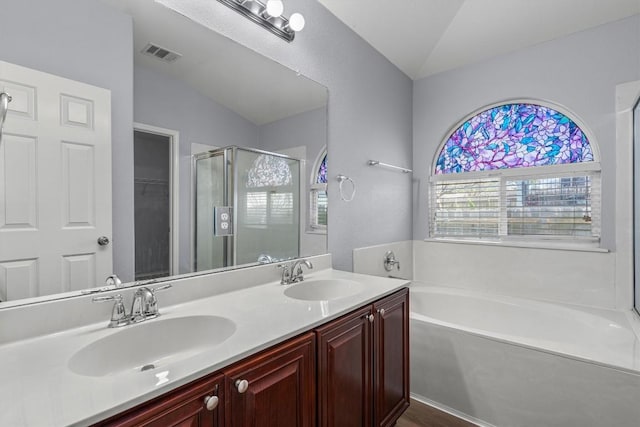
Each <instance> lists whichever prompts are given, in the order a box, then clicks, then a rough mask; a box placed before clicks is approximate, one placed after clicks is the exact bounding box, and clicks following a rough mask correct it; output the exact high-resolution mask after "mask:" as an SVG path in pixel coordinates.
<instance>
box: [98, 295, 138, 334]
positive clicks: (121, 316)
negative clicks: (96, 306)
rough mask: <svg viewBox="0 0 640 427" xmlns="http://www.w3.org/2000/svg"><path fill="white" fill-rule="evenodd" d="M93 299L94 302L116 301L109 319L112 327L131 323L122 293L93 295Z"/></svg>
mask: <svg viewBox="0 0 640 427" xmlns="http://www.w3.org/2000/svg"><path fill="white" fill-rule="evenodd" d="M91 301H92V302H106V301H115V303H114V304H113V309H112V310H111V320H110V321H109V327H110V328H117V327H120V326H124V325H128V324H129V318H128V316H127V310H126V309H125V308H124V303H123V302H122V295H120V294H115V295H108V296H102V297H93V298H92V299H91Z"/></svg>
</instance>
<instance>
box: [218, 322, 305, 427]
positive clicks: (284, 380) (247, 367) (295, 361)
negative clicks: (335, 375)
mask: <svg viewBox="0 0 640 427" xmlns="http://www.w3.org/2000/svg"><path fill="white" fill-rule="evenodd" d="M315 350H316V348H315V336H314V334H313V333H307V334H305V335H303V336H301V337H299V338H296V339H293V340H291V341H287V342H286V343H285V344H282V345H279V346H276V347H274V348H273V349H270V350H267V351H265V352H263V353H260V354H258V355H256V356H252V357H249V358H248V359H246V360H245V361H243V362H241V363H240V364H238V365H236V366H235V367H232V368H231V369H229V370H226V371H225V387H226V388H225V390H226V396H227V401H226V407H225V411H226V421H227V423H226V425H227V427H285V426H286V427H312V426H314V425H315V416H316V412H315V408H316V406H315V389H316V381H315V375H316V369H315V367H316V365H315ZM242 381H247V383H244V384H243V383H242ZM245 386H246V390H245Z"/></svg>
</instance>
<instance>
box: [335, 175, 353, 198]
mask: <svg viewBox="0 0 640 427" xmlns="http://www.w3.org/2000/svg"><path fill="white" fill-rule="evenodd" d="M337 178H338V181H340V198H341V199H342V201H343V202H347V203H349V202H350V201H352V200H353V198H354V197H355V196H356V183H355V182H353V180H352V179H351V178H349V177H348V176H346V175H338V177H337ZM345 181H349V182H350V183H351V187H352V190H351V197H346V196H345V195H344V188H343V187H342V186H343V184H344V182H345Z"/></svg>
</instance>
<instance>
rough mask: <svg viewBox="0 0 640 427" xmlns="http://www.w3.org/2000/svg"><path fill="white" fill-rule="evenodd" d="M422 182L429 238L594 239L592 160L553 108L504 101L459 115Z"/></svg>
mask: <svg viewBox="0 0 640 427" xmlns="http://www.w3.org/2000/svg"><path fill="white" fill-rule="evenodd" d="M430 181H431V183H430V192H431V197H430V209H429V211H430V224H429V233H430V236H431V237H434V238H462V239H465V238H471V239H491V240H509V239H520V240H522V239H530V240H570V241H572V242H575V241H578V242H598V241H599V238H600V165H599V163H598V162H596V161H595V158H594V152H593V147H592V145H591V143H590V142H589V140H588V139H587V137H586V135H585V133H584V132H583V130H582V129H581V128H580V127H579V126H578V125H577V124H576V123H575V121H573V120H571V119H570V118H569V117H568V116H566V115H565V114H563V113H561V112H559V111H557V110H556V109H554V108H550V107H547V106H542V105H538V104H531V103H517V104H504V105H499V106H497V107H492V108H489V109H486V110H484V111H481V112H480V113H479V114H476V115H474V116H472V117H471V118H470V119H468V120H465V121H464V122H463V123H462V124H461V125H460V126H459V127H457V128H456V129H455V130H454V131H453V132H452V133H451V134H450V135H449V136H448V138H447V140H446V141H445V142H444V144H443V146H442V149H441V151H440V153H439V155H438V157H437V158H436V162H435V167H434V173H433V175H432V176H431V180H430Z"/></svg>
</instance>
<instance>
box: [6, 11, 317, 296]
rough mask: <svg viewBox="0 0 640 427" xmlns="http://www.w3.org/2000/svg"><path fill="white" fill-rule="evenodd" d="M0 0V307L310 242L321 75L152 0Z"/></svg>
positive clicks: (287, 251)
mask: <svg viewBox="0 0 640 427" xmlns="http://www.w3.org/2000/svg"><path fill="white" fill-rule="evenodd" d="M0 3H1V5H2V16H3V24H2V26H0V40H2V43H1V44H0V92H7V93H10V95H11V96H12V101H11V103H10V104H9V110H8V114H7V118H6V122H5V127H4V135H3V137H2V141H1V143H0V169H1V170H0V204H2V206H1V208H0V300H1V301H2V303H0V307H3V306H5V307H6V306H10V305H15V304H21V303H26V302H32V301H34V299H33V298H36V299H35V300H41V299H42V298H47V299H50V298H55V297H66V296H72V295H78V294H79V293H80V291H82V290H86V289H91V288H99V287H104V285H105V279H106V278H107V277H108V276H109V275H111V274H113V273H115V274H117V275H118V276H119V277H120V279H121V280H122V281H123V282H125V283H134V282H145V281H149V280H158V281H160V280H167V278H171V277H175V276H176V275H184V274H194V273H201V272H204V271H211V270H217V269H226V268H238V267H240V266H246V265H255V264H256V263H258V262H262V263H266V262H277V261H279V260H283V259H289V258H296V257H301V256H310V255H317V254H321V253H326V250H327V243H326V215H327V206H326V167H327V163H326V138H327V97H328V93H327V90H326V88H325V87H323V86H322V85H320V84H318V83H316V82H313V81H311V80H310V79H308V78H306V77H304V76H301V75H299V73H296V72H295V71H293V70H290V69H288V68H286V67H284V66H282V65H281V64H278V63H275V62H274V61H272V60H270V59H267V58H265V57H263V56H262V55H260V54H258V53H256V52H254V51H252V50H250V49H248V48H246V47H244V46H241V45H239V44H238V43H236V42H234V41H232V40H229V39H227V38H225V37H223V36H221V35H219V34H217V33H215V32H212V31H211V30H209V29H206V28H204V27H202V26H200V25H198V24H196V23H194V22H192V21H191V20H189V19H188V18H186V17H184V16H182V15H180V14H177V13H175V12H174V11H172V10H170V9H168V8H166V7H165V6H163V5H161V4H159V3H157V2H155V1H153V0H57V1H55V2H51V1H50V0H32V1H29V2H22V1H9V0H0ZM265 37H271V35H270V34H268V33H266V32H265ZM286 47H287V44H286V43H283V49H286Z"/></svg>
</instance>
